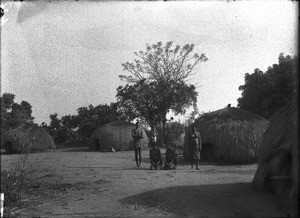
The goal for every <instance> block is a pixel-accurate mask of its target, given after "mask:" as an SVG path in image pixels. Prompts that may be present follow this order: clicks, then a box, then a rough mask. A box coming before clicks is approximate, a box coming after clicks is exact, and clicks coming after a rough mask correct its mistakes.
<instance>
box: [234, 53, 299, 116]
mask: <svg viewBox="0 0 300 218" xmlns="http://www.w3.org/2000/svg"><path fill="white" fill-rule="evenodd" d="M298 74H299V71H298V57H296V56H295V57H293V58H292V57H291V56H289V55H287V56H286V57H284V55H283V54H280V55H279V58H278V64H274V65H273V66H272V67H269V68H268V70H267V71H266V72H263V71H261V70H259V69H255V70H254V73H253V74H249V73H246V74H245V84H244V85H241V86H240V87H239V90H241V91H242V96H241V97H240V98H239V99H238V107H239V108H242V109H245V110H248V111H251V112H253V113H255V114H258V115H261V116H263V117H265V118H267V119H269V118H271V117H272V115H273V114H274V113H276V111H277V110H278V109H279V108H281V107H283V106H285V105H287V104H288V103H290V101H291V100H292V99H293V98H294V97H296V96H295V95H294V93H295V89H296V88H297V85H296V83H295V82H296V81H297V80H298Z"/></svg>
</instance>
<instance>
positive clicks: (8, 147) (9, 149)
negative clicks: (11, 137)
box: [4, 142, 13, 154]
mask: <svg viewBox="0 0 300 218" xmlns="http://www.w3.org/2000/svg"><path fill="white" fill-rule="evenodd" d="M4 149H5V152H6V153H9V154H12V153H13V147H12V143H11V142H7V143H5V145H4Z"/></svg>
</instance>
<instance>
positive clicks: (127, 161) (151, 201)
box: [1, 148, 288, 217]
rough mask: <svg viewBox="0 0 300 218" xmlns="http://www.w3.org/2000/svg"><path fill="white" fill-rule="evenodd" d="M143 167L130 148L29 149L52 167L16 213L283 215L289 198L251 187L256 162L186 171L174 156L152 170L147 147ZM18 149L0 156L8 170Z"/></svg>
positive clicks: (34, 157)
mask: <svg viewBox="0 0 300 218" xmlns="http://www.w3.org/2000/svg"><path fill="white" fill-rule="evenodd" d="M142 156H143V157H144V158H143V162H142V166H141V168H136V167H135V161H134V153H133V152H132V151H126V152H110V153H100V152H92V151H89V150H88V149H87V148H64V149H57V150H56V151H55V152H48V153H36V154H30V155H29V157H28V163H34V165H35V166H36V167H39V168H43V169H45V170H44V171H49V172H51V175H50V177H49V178H47V180H46V182H43V184H40V185H37V186H36V188H35V190H34V191H32V192H31V193H30V194H29V195H28V196H27V197H25V199H24V201H28V203H27V204H26V207H24V209H21V210H20V209H19V210H15V215H17V216H18V215H19V216H20V217H26V216H27V217H114V216H119V217H145V216H149V217H151V216H156V217H157V216H160V217H174V216H178V217H187V216H188V217H287V213H288V212H287V211H288V205H287V201H285V200H283V199H282V198H279V197H277V196H275V195H272V194H269V193H259V192H256V191H254V190H252V189H251V187H250V182H251V181H252V179H253V176H254V173H255V170H256V167H257V166H256V165H234V166H224V165H216V164H214V163H208V162H203V163H201V166H200V170H198V171H197V170H191V169H190V166H189V164H188V163H186V162H184V160H183V158H182V157H179V167H178V169H177V170H173V171H150V170H149V158H148V151H147V150H144V151H143V152H142ZM19 158H20V155H2V157H1V169H2V170H8V169H10V168H11V167H12V166H13V165H14V163H15V162H17V161H18V160H19Z"/></svg>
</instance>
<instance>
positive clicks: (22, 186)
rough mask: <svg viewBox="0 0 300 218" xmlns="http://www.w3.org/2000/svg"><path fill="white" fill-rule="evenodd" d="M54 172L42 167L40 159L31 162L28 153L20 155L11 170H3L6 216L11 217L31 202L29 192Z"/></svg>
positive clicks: (2, 188) (2, 184) (2, 183)
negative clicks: (39, 162)
mask: <svg viewBox="0 0 300 218" xmlns="http://www.w3.org/2000/svg"><path fill="white" fill-rule="evenodd" d="M52 176H53V172H51V171H49V170H47V169H44V168H41V167H40V165H39V164H38V161H37V160H36V161H34V162H29V161H28V154H23V155H20V156H19V158H18V160H17V161H16V162H15V163H14V164H13V166H12V169H11V170H9V171H1V192H2V193H4V217H11V216H13V215H14V211H19V210H21V209H24V208H26V207H27V206H28V205H29V204H30V200H29V199H28V198H27V196H28V193H30V191H32V190H33V189H35V188H36V185H37V184H38V183H43V182H45V180H46V179H48V178H49V177H52Z"/></svg>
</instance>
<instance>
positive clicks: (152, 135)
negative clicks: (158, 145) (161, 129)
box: [150, 128, 158, 142]
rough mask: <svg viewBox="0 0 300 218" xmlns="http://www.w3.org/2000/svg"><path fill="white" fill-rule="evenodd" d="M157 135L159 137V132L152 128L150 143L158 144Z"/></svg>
mask: <svg viewBox="0 0 300 218" xmlns="http://www.w3.org/2000/svg"><path fill="white" fill-rule="evenodd" d="M157 135H158V132H157V130H156V129H153V128H152V129H151V132H150V142H156V140H157Z"/></svg>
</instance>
